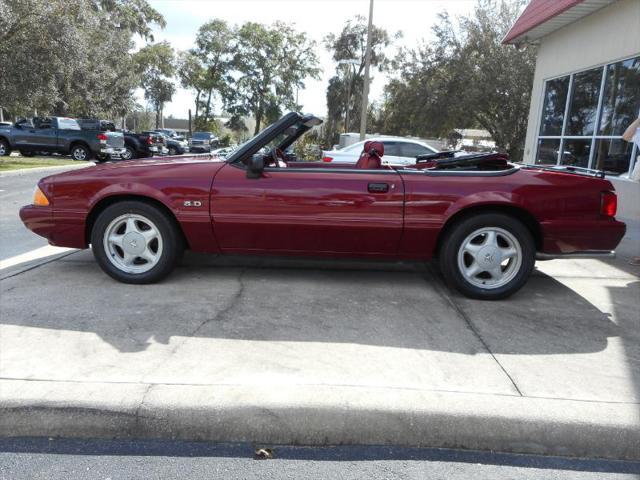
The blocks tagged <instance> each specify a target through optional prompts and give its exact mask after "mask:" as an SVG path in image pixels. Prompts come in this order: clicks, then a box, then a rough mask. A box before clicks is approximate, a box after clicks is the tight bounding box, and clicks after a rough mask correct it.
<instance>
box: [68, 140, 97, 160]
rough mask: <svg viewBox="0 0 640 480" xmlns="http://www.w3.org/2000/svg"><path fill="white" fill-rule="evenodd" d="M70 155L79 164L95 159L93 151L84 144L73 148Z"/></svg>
mask: <svg viewBox="0 0 640 480" xmlns="http://www.w3.org/2000/svg"><path fill="white" fill-rule="evenodd" d="M69 154H70V155H71V158H72V159H73V160H75V161H77V162H88V161H89V160H91V159H92V158H93V154H92V153H91V150H89V148H87V147H86V146H85V145H82V144H77V145H74V146H72V147H71V151H70V152H69Z"/></svg>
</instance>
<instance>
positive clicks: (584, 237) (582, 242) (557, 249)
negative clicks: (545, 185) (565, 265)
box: [541, 218, 627, 258]
mask: <svg viewBox="0 0 640 480" xmlns="http://www.w3.org/2000/svg"><path fill="white" fill-rule="evenodd" d="M541 227H542V235H543V244H542V252H543V253H544V254H552V255H558V254H564V255H566V254H576V255H585V254H588V255H590V256H593V255H594V254H598V255H600V254H602V253H604V254H605V255H606V254H607V253H609V252H611V251H613V250H615V249H616V247H617V246H618V244H619V243H620V240H622V237H624V234H625V233H626V230H627V226H626V225H625V224H624V223H623V222H619V221H617V220H615V219H612V218H611V219H610V218H604V219H596V220H561V221H560V220H558V221H552V222H543V223H542V224H541ZM565 258H566V257H565Z"/></svg>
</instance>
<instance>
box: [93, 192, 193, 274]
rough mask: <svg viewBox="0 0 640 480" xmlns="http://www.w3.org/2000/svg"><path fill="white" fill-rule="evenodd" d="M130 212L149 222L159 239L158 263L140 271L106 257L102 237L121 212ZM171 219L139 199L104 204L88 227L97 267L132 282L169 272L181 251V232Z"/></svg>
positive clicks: (121, 214)
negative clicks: (127, 270) (125, 267)
mask: <svg viewBox="0 0 640 480" xmlns="http://www.w3.org/2000/svg"><path fill="white" fill-rule="evenodd" d="M127 214H133V215H137V216H140V217H143V218H144V219H146V220H149V221H151V222H152V223H153V224H154V225H155V227H157V230H158V231H159V235H160V237H161V241H162V252H161V253H160V254H159V258H158V260H157V263H156V264H155V266H153V268H151V269H150V270H148V271H146V272H143V273H131V272H126V271H124V270H123V269H122V268H119V267H118V266H117V263H118V262H117V261H115V262H114V261H112V260H110V258H109V255H110V253H109V252H108V251H107V250H106V248H105V244H104V236H105V234H106V232H107V228H108V227H109V225H110V224H111V223H112V222H113V221H114V220H116V219H118V218H120V217H122V216H123V215H127ZM178 229H179V226H178V225H177V224H176V222H175V221H174V219H172V218H170V217H169V216H168V215H167V214H166V213H164V212H163V211H162V210H160V209H159V208H157V207H155V206H153V205H150V204H148V203H145V202H140V201H122V202H118V203H115V204H113V205H111V206H109V207H107V208H106V209H105V210H104V211H102V212H101V213H100V215H98V218H97V219H96V221H95V223H94V225H93V228H92V229H91V249H92V250H93V255H94V257H95V259H96V261H97V262H98V265H100V268H102V270H103V271H104V272H105V273H106V274H107V275H109V276H110V277H112V278H114V279H116V280H118V281H120V282H123V283H132V284H147V283H155V282H158V281H160V280H162V279H163V278H165V277H166V276H167V275H169V274H170V273H171V271H172V270H173V268H174V267H175V265H176V263H177V262H178V261H179V259H180V258H181V256H182V253H183V252H184V244H183V240H182V234H181V232H180V231H179V230H178Z"/></svg>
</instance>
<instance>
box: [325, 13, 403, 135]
mask: <svg viewBox="0 0 640 480" xmlns="http://www.w3.org/2000/svg"><path fill="white" fill-rule="evenodd" d="M401 36H402V34H401V33H400V32H397V33H395V34H394V35H392V36H391V35H389V33H388V32H387V31H386V30H385V29H383V28H381V27H376V26H375V25H374V26H373V30H372V33H371V66H372V67H374V68H377V69H378V71H380V72H383V71H385V70H387V68H388V66H389V65H390V59H389V57H388V56H387V49H388V47H389V46H390V45H391V44H392V43H393V41H394V40H395V39H398V38H400V37H401ZM324 46H325V48H326V49H327V50H328V51H329V52H331V54H332V58H333V60H334V61H335V62H336V64H338V62H341V61H344V60H357V61H358V63H357V64H355V65H350V64H338V65H337V67H336V75H335V76H333V77H332V78H331V79H330V80H329V85H328V87H327V121H326V126H325V136H326V138H325V141H326V142H328V143H330V144H331V143H336V141H337V134H338V132H339V131H340V130H341V128H343V129H345V130H347V131H349V130H356V129H358V128H359V125H360V110H361V101H360V100H361V99H362V90H363V86H364V69H365V53H366V49H367V20H366V19H365V18H364V17H363V16H360V15H358V16H356V17H355V18H353V19H351V20H348V21H347V22H346V24H345V26H344V27H343V29H342V31H341V32H340V33H339V34H334V33H331V34H329V35H327V36H326V37H325V38H324ZM347 97H348V99H349V100H348V105H347ZM347 111H348V115H347ZM347 116H348V117H349V122H348V125H345V122H346V118H347Z"/></svg>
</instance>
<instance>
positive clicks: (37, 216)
mask: <svg viewBox="0 0 640 480" xmlns="http://www.w3.org/2000/svg"><path fill="white" fill-rule="evenodd" d="M59 217H60V218H55V219H54V215H53V208H52V207H51V206H48V207H36V206H35V205H26V206H24V207H22V208H21V209H20V220H22V223H24V225H25V227H27V228H28V229H29V230H31V231H32V232H33V233H35V234H37V235H40V236H41V237H44V238H46V239H47V240H48V241H49V243H50V244H51V245H55V246H58V247H70V248H86V247H87V244H86V241H85V236H84V216H82V215H59Z"/></svg>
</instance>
